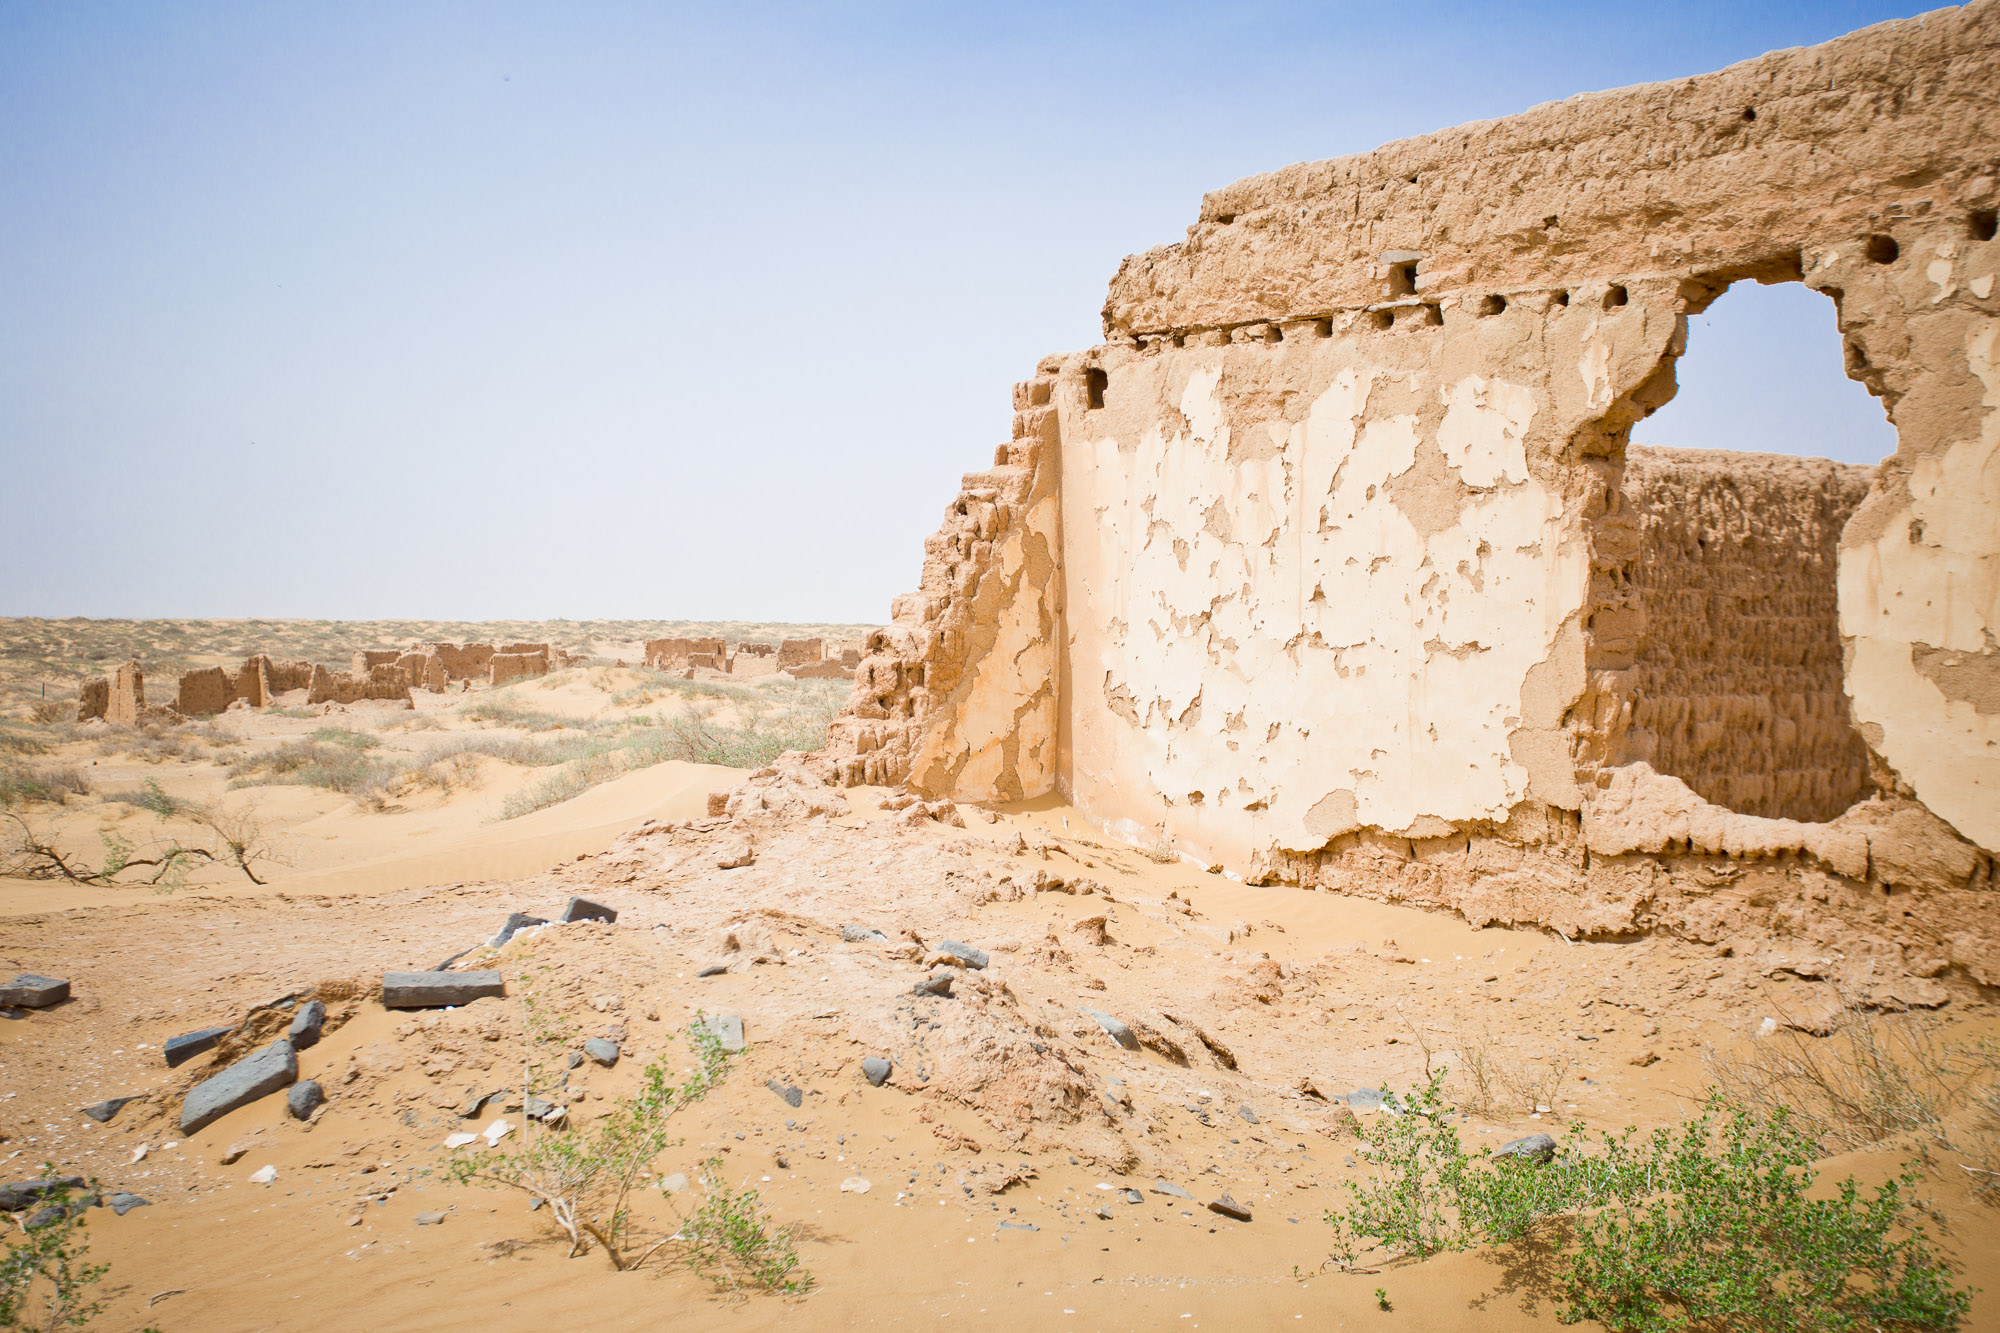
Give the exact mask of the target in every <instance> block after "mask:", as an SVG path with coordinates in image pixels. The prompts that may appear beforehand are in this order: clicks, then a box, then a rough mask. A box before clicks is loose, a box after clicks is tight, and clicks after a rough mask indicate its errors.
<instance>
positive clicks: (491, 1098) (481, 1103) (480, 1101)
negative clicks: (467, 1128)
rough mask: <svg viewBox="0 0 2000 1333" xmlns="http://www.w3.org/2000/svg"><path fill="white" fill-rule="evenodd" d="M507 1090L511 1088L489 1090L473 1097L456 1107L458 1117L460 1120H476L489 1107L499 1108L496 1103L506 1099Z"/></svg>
mask: <svg viewBox="0 0 2000 1333" xmlns="http://www.w3.org/2000/svg"><path fill="white" fill-rule="evenodd" d="M509 1091H511V1089H508V1088H502V1089H500V1090H499V1091H498V1092H489V1093H485V1094H483V1095H481V1096H478V1097H474V1098H473V1099H472V1100H471V1101H469V1102H467V1103H466V1104H465V1105H463V1106H461V1107H459V1108H458V1114H459V1118H460V1119H462V1120H477V1119H478V1118H479V1117H480V1116H482V1115H484V1114H486V1112H487V1111H488V1110H489V1109H499V1108H498V1104H499V1103H502V1102H505V1101H506V1100H507V1094H508V1092H509Z"/></svg>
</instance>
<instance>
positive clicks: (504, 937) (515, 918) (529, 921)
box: [493, 912, 549, 949]
mask: <svg viewBox="0 0 2000 1333" xmlns="http://www.w3.org/2000/svg"><path fill="white" fill-rule="evenodd" d="M548 924H549V923H548V922H547V921H545V920H543V919H542V918H541V917H538V916H529V915H528V914H527V913H526V912H511V913H509V914H508V916H507V919H506V920H505V921H503V922H501V924H500V933H499V934H498V935H495V936H494V937H493V947H494V948H496V949H497V948H499V947H500V946H501V945H503V944H505V943H506V942H507V941H508V940H511V939H513V938H514V936H515V935H517V934H519V933H520V932H521V931H524V930H526V929H527V928H528V927H529V926H546V925H548Z"/></svg>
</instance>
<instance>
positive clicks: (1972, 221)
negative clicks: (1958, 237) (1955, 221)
mask: <svg viewBox="0 0 2000 1333" xmlns="http://www.w3.org/2000/svg"><path fill="white" fill-rule="evenodd" d="M1965 229H1966V232H1967V234H1969V235H1970V236H1971V237H1972V239H1973V240H1975V241H1990V240H1992V239H1993V237H1994V236H1995V235H1996V234H2000V211H1996V210H1994V209H1991V208H1979V209H1974V210H1973V213H1972V216H1971V217H1969V218H1967V219H1966V224H1965Z"/></svg>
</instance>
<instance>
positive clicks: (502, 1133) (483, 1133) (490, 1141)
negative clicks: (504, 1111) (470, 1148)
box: [479, 1120, 514, 1148]
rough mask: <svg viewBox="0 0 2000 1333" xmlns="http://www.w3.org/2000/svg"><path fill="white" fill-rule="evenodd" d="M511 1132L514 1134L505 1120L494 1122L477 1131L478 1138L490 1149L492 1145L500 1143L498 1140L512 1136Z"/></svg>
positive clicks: (512, 1128)
mask: <svg viewBox="0 0 2000 1333" xmlns="http://www.w3.org/2000/svg"><path fill="white" fill-rule="evenodd" d="M513 1132H514V1127H513V1126H512V1125H510V1124H508V1123H507V1122H506V1121H505V1120H495V1121H494V1122H493V1123H492V1124H490V1125H488V1126H487V1127H486V1128H485V1129H482V1130H480V1131H479V1137H480V1138H482V1139H485V1140H486V1146H487V1147H489V1148H491V1147H492V1146H493V1145H494V1144H496V1143H498V1142H500V1140H502V1139H504V1138H506V1137H507V1136H508V1135H509V1134H512V1133H513Z"/></svg>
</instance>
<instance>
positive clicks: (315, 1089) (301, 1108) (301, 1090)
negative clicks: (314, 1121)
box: [285, 1079, 326, 1120]
mask: <svg viewBox="0 0 2000 1333" xmlns="http://www.w3.org/2000/svg"><path fill="white" fill-rule="evenodd" d="M325 1100H326V1089H324V1088H322V1087H320V1085H319V1084H318V1083H317V1082H316V1081H314V1080H312V1079H307V1080H306V1081H305V1082H303V1083H294V1084H292V1086H291V1090H290V1091H288V1092H287V1093H286V1094H285V1108H286V1109H287V1110H289V1111H290V1112H291V1113H292V1119H294V1120H309V1119H311V1118H312V1113H313V1112H314V1111H317V1110H318V1109H319V1106H320V1103H321V1102H324V1101H325Z"/></svg>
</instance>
